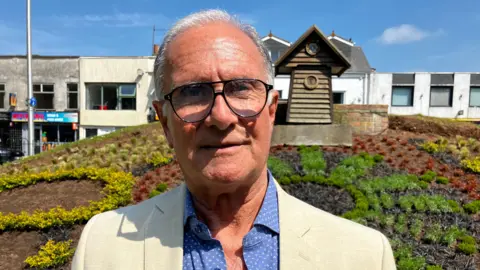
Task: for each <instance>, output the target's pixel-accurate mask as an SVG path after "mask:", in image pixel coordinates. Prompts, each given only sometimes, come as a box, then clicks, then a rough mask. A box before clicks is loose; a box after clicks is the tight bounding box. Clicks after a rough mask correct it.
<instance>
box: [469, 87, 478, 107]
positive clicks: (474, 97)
mask: <svg viewBox="0 0 480 270" xmlns="http://www.w3.org/2000/svg"><path fill="white" fill-rule="evenodd" d="M470 107H480V86H472V88H470Z"/></svg>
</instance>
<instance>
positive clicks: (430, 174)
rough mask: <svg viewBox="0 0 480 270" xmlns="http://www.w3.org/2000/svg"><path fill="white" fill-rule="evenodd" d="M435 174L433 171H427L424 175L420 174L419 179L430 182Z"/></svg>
mask: <svg viewBox="0 0 480 270" xmlns="http://www.w3.org/2000/svg"><path fill="white" fill-rule="evenodd" d="M436 176H437V174H436V173H435V172H433V171H428V172H426V173H425V174H424V175H422V176H420V180H421V181H424V182H427V183H430V182H432V180H433V179H434V178H435V177H436Z"/></svg>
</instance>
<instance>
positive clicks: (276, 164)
mask: <svg viewBox="0 0 480 270" xmlns="http://www.w3.org/2000/svg"><path fill="white" fill-rule="evenodd" d="M267 166H268V168H269V169H270V172H271V173H272V174H273V176H274V177H275V178H281V177H284V176H291V175H292V174H293V173H294V170H293V168H292V167H291V166H290V165H289V164H288V163H286V162H284V161H282V160H281V159H279V158H277V157H268V161H267Z"/></svg>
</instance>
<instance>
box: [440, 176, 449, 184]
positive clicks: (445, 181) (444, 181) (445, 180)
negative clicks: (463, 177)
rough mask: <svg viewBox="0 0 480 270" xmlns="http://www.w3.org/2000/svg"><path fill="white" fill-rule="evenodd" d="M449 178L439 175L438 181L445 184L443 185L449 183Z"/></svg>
mask: <svg viewBox="0 0 480 270" xmlns="http://www.w3.org/2000/svg"><path fill="white" fill-rule="evenodd" d="M448 182H449V180H448V178H447V177H443V176H439V177H437V183H438V184H443V185H446V184H448Z"/></svg>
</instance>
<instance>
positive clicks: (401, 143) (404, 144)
mask: <svg viewBox="0 0 480 270" xmlns="http://www.w3.org/2000/svg"><path fill="white" fill-rule="evenodd" d="M407 144H408V142H407V141H402V142H400V145H402V146H406V145H407Z"/></svg>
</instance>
